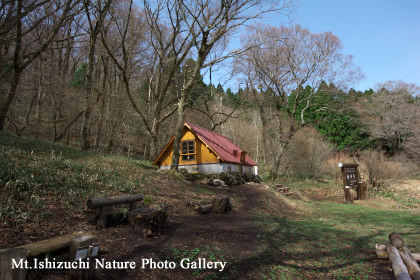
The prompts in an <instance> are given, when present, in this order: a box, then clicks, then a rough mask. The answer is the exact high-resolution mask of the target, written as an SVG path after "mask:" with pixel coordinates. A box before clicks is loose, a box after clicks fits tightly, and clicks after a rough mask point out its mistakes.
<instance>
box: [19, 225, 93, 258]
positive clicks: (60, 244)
mask: <svg viewBox="0 0 420 280" xmlns="http://www.w3.org/2000/svg"><path fill="white" fill-rule="evenodd" d="M84 234H87V233H83V232H82V231H79V232H74V233H71V234H67V235H63V236H59V237H55V238H51V239H47V240H42V241H39V242H35V243H31V244H28V245H22V246H19V247H17V248H25V249H26V250H27V254H26V255H27V257H28V258H30V257H35V256H39V255H41V254H46V253H48V252H54V251H57V250H60V249H63V248H66V247H68V246H69V245H70V242H71V240H72V239H73V238H75V237H77V236H80V235H84Z"/></svg>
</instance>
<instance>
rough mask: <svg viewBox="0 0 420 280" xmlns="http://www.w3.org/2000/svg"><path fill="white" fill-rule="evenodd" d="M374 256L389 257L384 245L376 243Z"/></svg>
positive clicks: (379, 257)
mask: <svg viewBox="0 0 420 280" xmlns="http://www.w3.org/2000/svg"><path fill="white" fill-rule="evenodd" d="M375 251H376V257H377V258H378V259H380V260H387V259H389V256H388V252H387V250H386V245H384V244H378V243H376V245H375Z"/></svg>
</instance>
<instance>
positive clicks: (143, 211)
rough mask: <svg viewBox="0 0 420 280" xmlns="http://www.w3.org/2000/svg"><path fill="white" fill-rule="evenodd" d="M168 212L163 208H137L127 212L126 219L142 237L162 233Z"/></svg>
mask: <svg viewBox="0 0 420 280" xmlns="http://www.w3.org/2000/svg"><path fill="white" fill-rule="evenodd" d="M167 217H168V214H167V213H166V212H165V211H163V209H156V208H137V209H134V210H132V211H130V212H129V213H128V221H129V223H130V225H132V226H133V227H134V228H135V229H138V230H139V231H140V232H141V233H142V234H143V235H144V237H149V236H153V235H159V234H163V233H164V229H165V223H166V219H167Z"/></svg>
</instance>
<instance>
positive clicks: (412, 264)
mask: <svg viewBox="0 0 420 280" xmlns="http://www.w3.org/2000/svg"><path fill="white" fill-rule="evenodd" d="M398 251H400V256H401V259H402V260H403V262H404V264H405V266H406V267H407V270H408V273H409V274H410V276H411V278H413V280H420V267H419V265H418V264H417V263H416V260H415V259H414V257H413V256H412V255H411V252H410V250H408V248H407V247H406V246H403V247H402V248H400V249H399V250H398Z"/></svg>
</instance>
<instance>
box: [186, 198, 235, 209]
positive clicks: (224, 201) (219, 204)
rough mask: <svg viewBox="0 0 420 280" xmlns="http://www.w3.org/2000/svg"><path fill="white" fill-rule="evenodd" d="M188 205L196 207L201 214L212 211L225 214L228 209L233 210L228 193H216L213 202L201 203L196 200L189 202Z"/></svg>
mask: <svg viewBox="0 0 420 280" xmlns="http://www.w3.org/2000/svg"><path fill="white" fill-rule="evenodd" d="M186 206H187V207H190V208H194V210H195V211H197V212H198V213H200V214H207V213H210V212H213V213H216V214H225V213H226V212H227V211H231V210H232V204H231V203H230V197H229V196H228V195H226V194H216V195H214V197H213V199H212V202H211V204H206V205H199V204H197V203H194V202H191V201H190V202H187V204H186Z"/></svg>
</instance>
